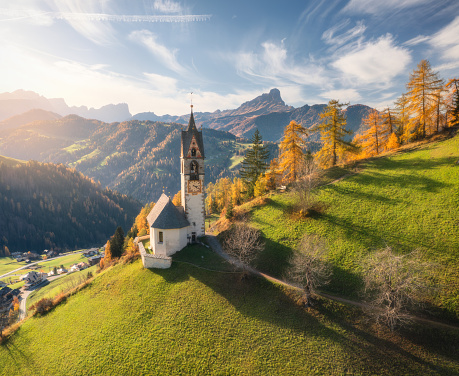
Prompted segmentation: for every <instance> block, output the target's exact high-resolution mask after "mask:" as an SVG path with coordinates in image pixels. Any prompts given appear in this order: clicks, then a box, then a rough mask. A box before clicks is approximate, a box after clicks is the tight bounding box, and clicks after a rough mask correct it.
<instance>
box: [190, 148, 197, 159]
mask: <svg viewBox="0 0 459 376" xmlns="http://www.w3.org/2000/svg"><path fill="white" fill-rule="evenodd" d="M191 156H192V157H196V149H195V148H192V149H191Z"/></svg>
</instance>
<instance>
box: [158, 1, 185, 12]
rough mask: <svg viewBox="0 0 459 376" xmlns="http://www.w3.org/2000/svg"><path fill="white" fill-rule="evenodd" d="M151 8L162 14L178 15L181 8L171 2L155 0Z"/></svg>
mask: <svg viewBox="0 0 459 376" xmlns="http://www.w3.org/2000/svg"><path fill="white" fill-rule="evenodd" d="M153 8H154V9H156V10H159V11H160V12H163V13H180V12H181V11H182V6H181V5H180V4H179V3H177V2H175V1H172V0H155V2H154V4H153Z"/></svg>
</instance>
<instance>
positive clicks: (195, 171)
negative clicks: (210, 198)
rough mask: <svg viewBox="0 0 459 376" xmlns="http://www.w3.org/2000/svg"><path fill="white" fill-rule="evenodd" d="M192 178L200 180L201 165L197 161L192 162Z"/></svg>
mask: <svg viewBox="0 0 459 376" xmlns="http://www.w3.org/2000/svg"><path fill="white" fill-rule="evenodd" d="M190 180H199V165H198V162H196V161H191V163H190Z"/></svg>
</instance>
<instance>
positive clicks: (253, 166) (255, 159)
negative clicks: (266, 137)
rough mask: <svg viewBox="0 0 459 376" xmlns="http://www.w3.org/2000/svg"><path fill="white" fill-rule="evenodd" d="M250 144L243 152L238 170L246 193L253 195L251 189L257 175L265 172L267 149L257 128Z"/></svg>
mask: <svg viewBox="0 0 459 376" xmlns="http://www.w3.org/2000/svg"><path fill="white" fill-rule="evenodd" d="M250 141H251V142H252V145H251V146H250V148H249V149H248V150H247V152H246V153H245V157H244V159H243V161H242V167H241V170H240V171H239V175H240V176H241V178H242V180H243V181H244V183H245V184H246V185H247V190H248V195H249V196H250V197H251V196H253V189H254V187H255V183H256V181H257V179H258V177H259V176H260V175H261V174H262V173H264V172H265V170H266V168H267V167H268V166H267V160H268V157H269V150H268V149H267V148H266V146H264V145H263V141H262V137H261V134H260V132H259V131H258V129H257V130H256V131H255V133H254V134H253V136H252V138H251V139H250Z"/></svg>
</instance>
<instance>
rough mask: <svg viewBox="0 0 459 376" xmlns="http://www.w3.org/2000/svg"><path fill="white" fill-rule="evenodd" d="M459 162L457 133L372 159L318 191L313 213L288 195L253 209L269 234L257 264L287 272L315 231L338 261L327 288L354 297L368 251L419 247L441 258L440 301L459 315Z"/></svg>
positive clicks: (438, 276)
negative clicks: (307, 214) (300, 213)
mask: <svg viewBox="0 0 459 376" xmlns="http://www.w3.org/2000/svg"><path fill="white" fill-rule="evenodd" d="M458 160H459V137H455V138H452V139H448V140H445V141H440V142H435V143H431V144H426V145H423V146H418V147H415V148H413V149H412V150H407V151H404V152H400V153H397V154H391V155H388V156H385V157H381V158H376V159H372V160H369V161H367V162H365V163H364V165H362V166H360V167H361V171H360V172H359V173H358V174H355V175H353V176H350V177H348V178H346V179H344V180H342V181H340V182H338V183H335V184H331V185H327V186H324V187H322V188H321V189H320V190H319V192H318V196H317V198H318V200H319V201H320V202H321V203H322V205H323V208H324V209H323V213H322V214H321V215H319V216H316V217H314V218H307V219H302V220H298V218H294V217H292V215H291V211H290V208H291V203H292V198H291V196H289V195H288V194H285V195H275V196H272V197H271V198H270V200H269V202H268V204H267V205H265V206H258V207H255V208H253V209H252V220H253V223H254V225H256V226H257V227H259V228H260V229H261V230H262V231H263V233H264V236H265V237H266V239H267V248H266V251H265V253H264V254H263V255H261V257H260V258H259V260H258V267H260V268H261V269H262V270H265V271H268V272H269V273H271V274H274V275H282V273H283V272H284V270H285V267H286V266H287V259H288V257H289V256H290V255H291V253H292V252H293V249H294V247H295V246H296V244H297V242H298V240H299V239H300V238H301V236H302V235H303V234H304V233H310V234H311V233H314V234H318V235H320V236H321V237H323V238H325V239H326V241H327V243H328V245H329V248H330V255H329V257H330V259H331V260H332V262H333V264H334V266H335V270H334V280H333V283H332V285H331V286H330V287H329V288H330V289H331V291H333V292H335V293H339V294H344V295H348V296H349V295H350V296H356V295H357V294H356V291H357V290H358V289H359V288H360V287H361V279H360V261H361V259H362V257H363V256H365V255H367V254H368V253H370V252H372V251H374V250H376V249H378V248H381V247H384V246H386V245H387V246H391V247H393V248H394V249H395V250H397V251H399V252H403V253H406V252H409V251H412V250H414V249H417V248H420V249H423V250H424V251H425V255H426V256H425V257H426V258H427V259H429V260H431V261H434V262H436V263H437V267H436V268H435V270H432V271H431V272H432V273H431V274H432V276H433V278H434V280H435V282H436V283H437V285H438V286H439V287H440V291H439V293H438V297H437V300H436V302H435V305H436V306H437V307H440V308H442V309H446V310H447V311H448V312H449V313H450V314H451V315H452V316H455V317H459V232H458V224H459V222H458V213H459V195H458V192H459V165H458V164H457V161H458Z"/></svg>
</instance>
